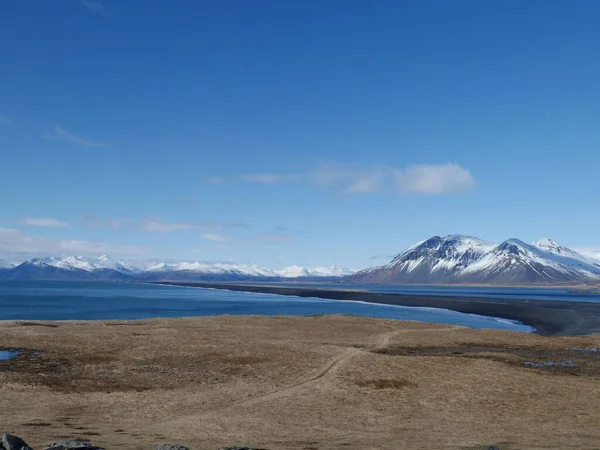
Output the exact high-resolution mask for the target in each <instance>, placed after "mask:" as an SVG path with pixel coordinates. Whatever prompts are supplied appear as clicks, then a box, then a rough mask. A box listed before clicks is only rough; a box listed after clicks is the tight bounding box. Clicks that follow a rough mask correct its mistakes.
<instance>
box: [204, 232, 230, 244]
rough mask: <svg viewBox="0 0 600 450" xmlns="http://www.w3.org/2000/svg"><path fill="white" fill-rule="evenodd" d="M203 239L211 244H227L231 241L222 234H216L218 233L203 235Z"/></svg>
mask: <svg viewBox="0 0 600 450" xmlns="http://www.w3.org/2000/svg"><path fill="white" fill-rule="evenodd" d="M202 237H203V238H204V239H206V240H207V241H211V242H227V241H229V238H228V237H227V236H223V235H222V234H216V233H204V234H203V235H202Z"/></svg>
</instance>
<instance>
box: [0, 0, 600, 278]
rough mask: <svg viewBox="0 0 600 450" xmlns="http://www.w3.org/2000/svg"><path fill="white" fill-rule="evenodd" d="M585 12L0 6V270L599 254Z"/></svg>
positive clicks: (537, 3)
mask: <svg viewBox="0 0 600 450" xmlns="http://www.w3.org/2000/svg"><path fill="white" fill-rule="evenodd" d="M599 22H600V2H597V1H595V0H578V1H575V2H570V1H566V0H563V1H556V0H526V1H522V0H518V1H517V0H503V1H480V0H472V1H465V0H454V1H452V2H449V1H445V0H438V1H431V0H419V1H416V0H415V1H401V2H399V1H396V0H379V1H377V2H373V1H367V0H364V1H356V0H318V1H317V0H301V1H300V0H290V1H280V0H268V1H267V0H255V1H252V2H249V1H246V0H235V1H234V0H220V1H183V0H169V1H164V0H160V1H159V0H129V1H127V2H122V1H117V0H102V1H95V0H54V1H47V0H4V1H1V2H0V40H1V42H3V43H4V45H2V46H0V61H2V64H1V66H0V192H2V193H3V195H2V196H0V257H1V258H5V259H6V258H9V259H10V258H13V259H14V258H26V257H30V256H34V255H35V256H43V255H50V254H75V255H84V256H94V255H95V256H99V255H101V254H109V255H111V256H113V257H117V258H135V259H155V258H170V259H180V260H199V261H231V262H239V263H253V264H258V265H262V266H265V267H271V268H280V267H283V266H287V265H291V264H301V265H331V264H334V265H338V266H342V267H348V268H363V267H368V266H373V265H379V264H383V263H385V262H387V261H386V260H387V259H390V258H391V257H392V256H393V255H394V254H396V253H398V252H400V251H401V250H403V249H404V248H406V247H408V246H409V245H411V244H413V243H414V242H417V241H420V240H423V239H426V238H428V237H431V236H433V235H447V234H467V235H473V236H478V237H481V238H484V239H487V240H490V241H494V242H502V241H503V240H505V239H508V238H510V237H518V238H520V239H522V240H524V241H533V240H536V239H539V238H541V237H543V236H548V237H551V238H553V239H554V240H556V241H558V242H560V243H561V244H563V245H567V246H570V247H573V248H577V249H581V250H583V251H593V250H597V251H598V252H600V232H599V230H600V227H599V222H600V208H599V207H598V204H599V198H600V171H599V167H600V148H599V147H600V126H599V124H600V106H599V105H600V83H598V80H600V58H598V55H600V27H599V26H598V23H599Z"/></svg>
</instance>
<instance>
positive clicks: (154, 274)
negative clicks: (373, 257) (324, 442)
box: [0, 255, 353, 281]
mask: <svg viewBox="0 0 600 450" xmlns="http://www.w3.org/2000/svg"><path fill="white" fill-rule="evenodd" d="M352 273H353V271H350V270H348V269H342V268H339V267H335V266H329V267H302V266H290V267H286V268H285V269H282V270H271V269H265V268H262V267H258V266H254V265H248V264H233V263H205V262H164V261H159V262H151V263H146V264H142V263H135V262H128V261H119V260H114V259H112V258H110V257H108V256H106V255H104V256H101V257H99V258H85V257H82V256H59V257H56V256H54V257H45V258H33V259H30V260H27V261H24V262H22V263H19V264H12V263H9V262H7V261H5V260H3V259H0V279H29V280H31V279H40V280H42V279H43V280H145V281H156V280H170V281H183V280H185V281H194V280H198V281H244V280H328V279H337V278H339V277H342V276H346V275H350V274H352Z"/></svg>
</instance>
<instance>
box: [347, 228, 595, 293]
mask: <svg viewBox="0 0 600 450" xmlns="http://www.w3.org/2000/svg"><path fill="white" fill-rule="evenodd" d="M348 280H349V281H351V282H359V283H397V284H402V283H406V284H428V283H481V284H486V283H489V284H540V283H541V284H551V283H555V284H557V283H576V282H588V281H600V266H598V265H596V264H595V262H594V261H593V260H591V259H590V258H586V257H584V256H582V255H580V254H579V253H577V252H575V251H574V250H571V249H569V248H567V247H564V246H561V245H559V244H557V243H556V242H554V241H552V240H550V239H547V238H545V239H541V240H540V241H536V242H535V243H533V244H526V243H524V242H522V241H520V240H518V239H509V240H507V241H505V242H503V243H502V244H500V245H498V246H495V245H494V244H491V243H489V242H486V241H482V240H480V239H477V238H472V237H468V236H455V235H451V236H446V237H443V238H441V237H439V236H434V237H432V238H430V239H427V240H425V241H422V242H420V243H418V244H416V245H414V246H412V247H410V248H409V249H407V250H405V251H404V252H402V253H400V254H399V255H398V256H396V257H395V258H394V259H393V260H392V261H391V262H390V263H389V264H387V265H385V266H380V267H374V268H370V269H366V270H363V271H360V272H357V273H356V274H355V275H353V276H351V277H348Z"/></svg>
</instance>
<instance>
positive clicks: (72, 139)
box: [44, 125, 112, 148]
mask: <svg viewBox="0 0 600 450" xmlns="http://www.w3.org/2000/svg"><path fill="white" fill-rule="evenodd" d="M44 137H45V138H46V139H49V140H51V141H59V142H66V143H69V144H75V145H81V146H83V147H102V148H110V147H112V145H111V144H107V143H106V142H99V141H93V140H91V139H87V138H82V137H79V136H76V135H74V134H73V133H70V132H68V131H67V130H65V129H64V128H62V127H60V126H58V125H57V126H55V127H54V130H53V131H52V133H47V134H45V135H44Z"/></svg>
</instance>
